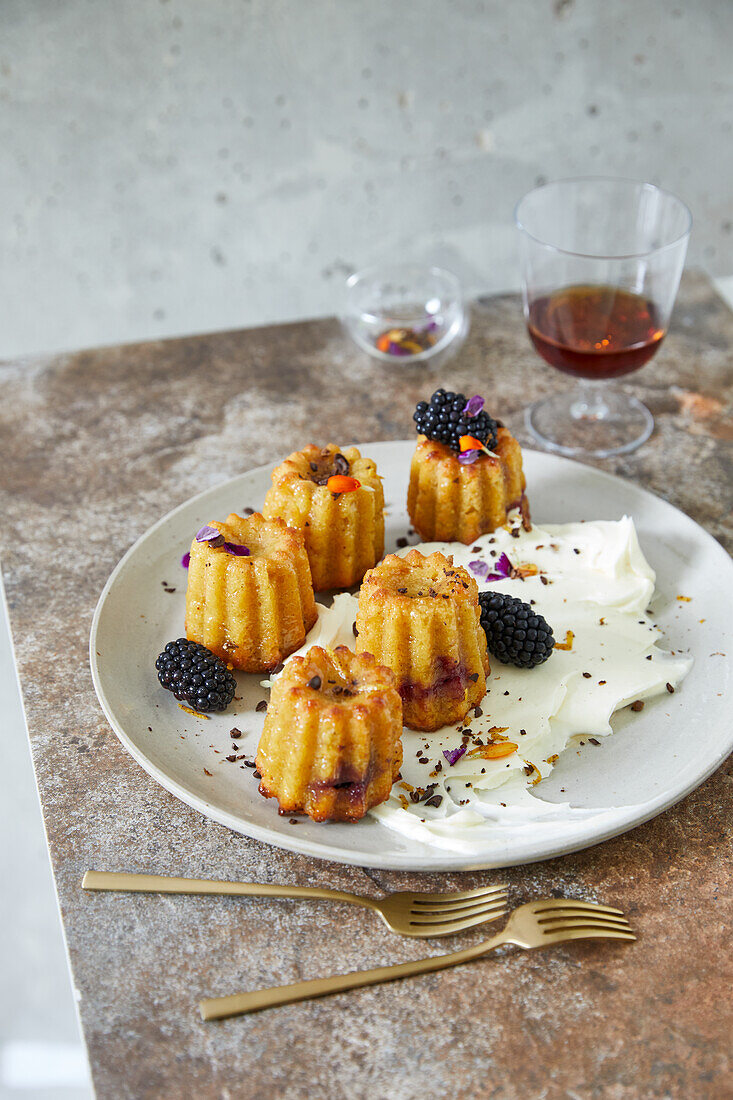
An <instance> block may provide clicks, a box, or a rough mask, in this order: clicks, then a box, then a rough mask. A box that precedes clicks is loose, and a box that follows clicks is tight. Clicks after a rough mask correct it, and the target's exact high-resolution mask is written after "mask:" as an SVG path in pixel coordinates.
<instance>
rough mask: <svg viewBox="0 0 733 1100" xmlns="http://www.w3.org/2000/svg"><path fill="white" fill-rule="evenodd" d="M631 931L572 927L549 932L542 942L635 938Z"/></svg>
mask: <svg viewBox="0 0 733 1100" xmlns="http://www.w3.org/2000/svg"><path fill="white" fill-rule="evenodd" d="M635 939H636V936H635V935H634V933H633V932H616V931H613V930H611V929H608V930H606V931H603V930H602V929H600V928H573V929H570V930H568V931H567V932H551V933H550V935H548V936H547V939H546V940H544V941H543V942H544V943H567V942H569V941H570V940H635Z"/></svg>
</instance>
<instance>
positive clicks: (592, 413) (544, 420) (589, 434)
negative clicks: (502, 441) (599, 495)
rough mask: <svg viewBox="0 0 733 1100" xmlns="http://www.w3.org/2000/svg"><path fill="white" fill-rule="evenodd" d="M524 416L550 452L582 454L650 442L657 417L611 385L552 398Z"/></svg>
mask: <svg viewBox="0 0 733 1100" xmlns="http://www.w3.org/2000/svg"><path fill="white" fill-rule="evenodd" d="M596 385H598V386H600V387H601V389H600V390H597V389H596ZM525 419H526V423H527V427H528V428H529V430H530V431H531V433H532V435H533V436H534V437H535V439H536V440H537V442H538V443H539V444H540V445H541V446H542V447H544V448H545V449H546V450H548V451H555V452H556V453H557V454H561V455H568V456H570V457H578V458H582V457H584V456H585V457H587V458H606V457H608V456H609V455H620V454H626V453H628V452H629V451H634V450H636V448H637V447H640V446H641V444H642V443H645V442H646V440H647V439H648V438H649V436H650V435H651V434H652V431H653V430H654V417H653V416H652V414H651V413H650V412H649V409H648V408H647V407H646V405H642V403H641V401H638V400H637V399H636V398H635V397H631V396H630V395H629V394H626V393H623V392H621V391H619V390H613V389H609V388H608V384H607V383H596V384H594V383H591V384H589V385H584V386H582V387H579V388H578V389H577V390H571V391H569V392H567V393H558V394H555V395H554V396H552V397H547V398H545V400H544V401H538V402H537V403H536V404H534V405H530V406H529V408H528V409H527V411H526V413H525Z"/></svg>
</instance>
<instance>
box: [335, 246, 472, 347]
mask: <svg viewBox="0 0 733 1100" xmlns="http://www.w3.org/2000/svg"><path fill="white" fill-rule="evenodd" d="M341 323H342V324H343V326H344V328H345V329H346V331H347V332H348V334H349V336H350V337H351V338H352V340H353V341H354V343H355V344H357V346H358V347H360V348H361V349H362V351H365V352H366V353H367V355H371V356H372V358H373V359H378V360H379V361H380V362H382V363H393V364H405V365H408V364H412V363H424V362H425V361H426V360H428V359H432V358H434V357H435V356H436V355H439V354H440V353H441V352H444V351H445V350H446V348H448V346H449V345H450V344H453V342H454V341H455V340H456V337H458V336H461V337H462V336H465V333H466V330H467V318H466V311H465V309H464V305H463V294H462V292H461V285H460V283H459V282H458V279H457V278H456V277H455V275H452V274H451V273H450V271H444V270H443V269H442V268H440V267H420V266H419V265H418V264H395V265H388V266H384V267H378V266H375V267H368V268H365V269H364V270H363V271H357V272H356V273H355V274H354V275H351V276H350V277H349V278H348V279H347V280H346V290H345V303H344V309H343V312H342V314H341ZM395 329H401V330H410V332H409V333H408V336H407V339H406V342H408V343H413V344H415V343H416V342H417V344H418V345H419V343H420V342H421V341H427V340H429V341H430V345H429V346H428V347H424V348H423V350H421V351H410V350H406V349H404V348H403V347H402V346H401V345H400V344H395V343H394V342H393V341H390V340H389V339H388V334H389V333H390V332H391V331H392V330H395ZM413 335H415V336H416V340H415V339H411V337H412V336H413ZM380 337H381V338H382V339H383V342H385V343H388V344H389V345H390V346H391V347H392V349H393V350H391V351H390V350H385V351H381V350H380V349H379V348H378V347H377V341H378V340H379V339H380ZM397 348H399V350H396V349H397Z"/></svg>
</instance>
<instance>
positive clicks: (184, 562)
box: [181, 550, 191, 569]
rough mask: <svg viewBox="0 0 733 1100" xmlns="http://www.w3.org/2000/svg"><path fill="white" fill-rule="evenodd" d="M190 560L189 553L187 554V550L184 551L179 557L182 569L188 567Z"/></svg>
mask: <svg viewBox="0 0 733 1100" xmlns="http://www.w3.org/2000/svg"><path fill="white" fill-rule="evenodd" d="M190 561H191V555H190V554H189V552H188V550H187V551H186V553H185V554H184V555H183V557H182V558H181V565H182V566H183V568H184V569H188V565H189V562H190Z"/></svg>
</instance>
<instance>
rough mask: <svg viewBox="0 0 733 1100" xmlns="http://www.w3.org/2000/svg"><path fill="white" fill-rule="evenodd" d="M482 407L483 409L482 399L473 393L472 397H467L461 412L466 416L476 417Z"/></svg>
mask: <svg viewBox="0 0 733 1100" xmlns="http://www.w3.org/2000/svg"><path fill="white" fill-rule="evenodd" d="M483 407H484V399H483V397H479V395H478V394H477V393H475V394H474V395H473V397H469V399H468V401H467V402H466V405H465V407H464V409H463V411H464V413H465V414H466V416H478V414H479V413H480V412H481V410H482V409H483Z"/></svg>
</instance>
